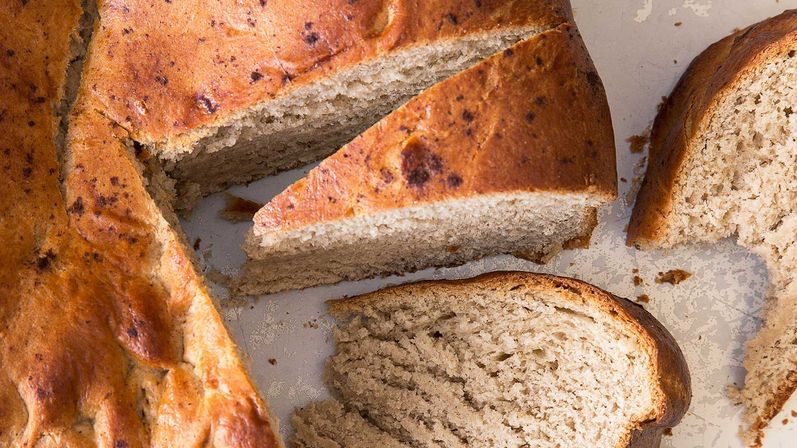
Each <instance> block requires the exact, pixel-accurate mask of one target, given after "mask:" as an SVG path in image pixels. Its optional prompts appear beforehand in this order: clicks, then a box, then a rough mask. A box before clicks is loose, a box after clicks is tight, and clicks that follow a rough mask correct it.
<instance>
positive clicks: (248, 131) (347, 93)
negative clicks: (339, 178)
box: [155, 27, 544, 208]
mask: <svg viewBox="0 0 797 448" xmlns="http://www.w3.org/2000/svg"><path fill="white" fill-rule="evenodd" d="M542 31H544V29H542V28H535V27H523V28H510V29H503V30H501V31H500V32H493V33H489V34H483V35H471V36H463V37H459V38H457V39H450V40H443V41H436V42H433V43H429V44H427V45H420V46H413V47H409V48H407V49H404V50H399V51H395V52H392V53H388V54H387V55H385V56H383V57H380V58H377V59H374V60H372V61H367V62H365V63H362V64H357V65H355V66H353V67H351V68H349V69H345V70H341V71H339V72H336V73H334V74H333V75H331V76H329V77H325V78H322V79H319V80H316V81H313V82H311V83H309V84H307V85H304V86H302V87H297V88H294V89H290V88H289V89H286V91H285V93H284V94H282V95H280V96H278V97H276V98H274V99H272V100H270V101H267V102H264V103H262V104H260V105H258V106H256V107H253V108H250V109H249V110H244V111H241V112H239V113H238V114H237V115H236V116H234V117H233V118H232V119H231V120H230V121H229V123H228V124H226V125H224V126H219V127H206V128H202V129H199V130H197V131H195V132H194V134H195V135H194V136H193V137H192V138H193V139H196V143H194V144H193V145H191V146H187V147H174V146H169V145H168V144H160V145H158V146H157V147H156V148H155V151H156V153H157V154H158V155H159V156H160V158H162V159H164V161H165V167H166V172H167V173H168V174H169V175H170V176H171V177H173V178H175V179H176V180H177V189H178V195H177V199H176V200H177V205H178V208H187V207H190V206H191V205H192V204H193V203H194V202H195V201H196V200H197V199H198V198H200V197H201V196H204V195H207V194H209V193H212V192H215V191H220V190H222V189H224V188H225V187H226V186H229V185H231V184H239V183H245V182H248V181H251V180H253V179H256V178H258V177H262V176H264V175H268V174H273V173H275V172H278V171H282V170H286V169H290V168H295V167H298V166H301V165H304V164H307V163H310V162H313V161H316V160H319V159H321V158H323V157H325V156H327V155H329V154H331V153H332V152H334V151H335V150H337V149H338V148H340V147H341V146H343V145H344V144H345V143H347V142H349V141H350V140H351V139H352V138H354V137H355V136H356V135H357V134H359V133H360V132H362V131H364V130H365V129H367V128H368V127H370V126H371V125H372V124H374V123H376V122H377V121H378V120H379V119H380V118H382V117H383V116H385V115H387V114H388V113H390V112H391V111H393V110H394V109H396V108H397V107H398V106H399V105H401V104H402V103H404V102H405V101H406V100H407V99H409V98H410V97H412V96H415V95H417V94H418V93H419V92H420V91H422V90H423V89H425V88H427V87H429V86H431V85H432V84H434V83H436V82H438V81H440V80H442V79H445V78H447V77H449V76H451V75H453V74H455V73H457V72H459V71H462V70H464V69H465V68H468V67H470V66H471V65H473V64H475V63H477V62H479V61H481V60H482V59H485V58H486V57H488V56H490V55H492V54H494V53H496V52H498V51H500V50H503V49H505V48H508V47H510V46H511V45H513V44H514V43H516V42H519V41H520V40H522V39H524V38H526V37H528V36H530V35H532V34H536V33H539V32H542Z"/></svg>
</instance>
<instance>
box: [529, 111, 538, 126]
mask: <svg viewBox="0 0 797 448" xmlns="http://www.w3.org/2000/svg"><path fill="white" fill-rule="evenodd" d="M535 118H537V115H536V114H535V113H534V112H531V111H529V112H526V121H527V122H529V123H531V122H533V121H534V119H535Z"/></svg>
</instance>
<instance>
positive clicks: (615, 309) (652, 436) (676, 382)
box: [329, 272, 692, 448]
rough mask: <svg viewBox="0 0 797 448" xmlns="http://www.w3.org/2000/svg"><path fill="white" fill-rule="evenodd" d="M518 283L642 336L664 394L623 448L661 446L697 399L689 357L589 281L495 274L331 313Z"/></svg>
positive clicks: (332, 307)
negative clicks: (588, 307)
mask: <svg viewBox="0 0 797 448" xmlns="http://www.w3.org/2000/svg"><path fill="white" fill-rule="evenodd" d="M517 285H525V286H528V287H532V288H541V289H557V290H562V291H566V292H568V293H569V294H564V295H563V297H566V298H568V299H571V300H574V301H588V302H591V303H592V304H593V305H594V306H597V307H598V308H599V309H601V310H602V311H603V312H605V313H607V314H608V315H610V316H612V318H613V319H617V320H619V321H621V322H623V323H624V325H626V326H628V327H629V328H630V330H631V331H633V332H634V333H636V334H639V335H641V336H642V339H643V340H644V343H645V345H646V346H645V347H643V348H644V349H645V350H647V351H648V352H649V353H650V354H651V358H652V361H653V362H654V366H653V367H654V371H655V372H656V378H655V381H657V382H658V385H659V387H658V391H656V393H655V395H654V398H655V399H656V401H657V409H656V412H655V416H653V419H652V420H650V421H646V422H640V423H639V426H638V427H634V428H630V432H629V434H628V437H627V439H626V440H625V441H623V445H622V446H627V447H628V448H655V447H658V443H659V441H660V439H661V433H662V431H663V429H664V428H670V427H673V426H675V425H677V424H678V422H680V420H681V418H682V417H683V416H684V414H686V411H687V409H688V408H689V403H690V401H691V397H692V392H691V378H690V375H689V368H688V366H687V364H686V359H685V358H684V356H683V353H681V349H680V347H679V346H678V343H677V342H676V341H675V338H673V337H672V335H671V334H670V333H669V332H668V331H667V329H666V328H664V326H663V325H662V324H661V323H659V322H658V321H657V320H656V318H654V317H653V316H652V315H651V314H650V313H648V312H647V311H645V309H644V308H643V307H642V306H640V305H638V304H636V303H634V302H631V301H629V300H626V299H622V298H619V297H617V296H615V295H613V294H611V293H608V292H606V291H603V290H601V289H599V288H597V287H595V286H593V285H590V284H588V283H585V282H582V281H579V280H575V279H572V278H565V277H557V276H553V275H546V274H534V273H529V272H492V273H489V274H484V275H480V276H478V277H474V278H470V279H465V280H442V281H439V280H435V281H424V282H418V283H412V284H408V285H401V286H395V287H391V288H386V289H383V290H381V291H377V292H374V293H370V294H365V295H362V296H357V297H352V298H349V299H343V300H335V301H330V302H329V312H330V314H331V315H332V316H334V317H335V318H336V319H345V318H346V317H347V316H348V315H351V314H356V313H358V312H359V311H360V310H361V309H362V308H363V306H364V305H365V304H367V303H372V302H373V301H375V300H389V298H390V297H392V296H394V295H396V294H397V293H399V292H400V293H401V295H402V296H408V297H414V296H422V295H424V293H425V291H426V290H428V289H430V288H435V289H438V290H440V289H446V290H449V291H451V294H457V293H462V294H466V293H467V292H468V291H469V290H473V289H478V290H494V291H509V290H511V288H513V287H516V286H517Z"/></svg>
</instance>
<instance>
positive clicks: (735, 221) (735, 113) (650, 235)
mask: <svg viewBox="0 0 797 448" xmlns="http://www.w3.org/2000/svg"><path fill="white" fill-rule="evenodd" d="M795 54H797V12H796V11H787V12H785V13H783V14H782V15H780V16H777V17H774V18H772V19H769V20H766V21H763V22H761V23H758V24H756V25H753V26H751V27H749V28H747V29H744V30H741V31H739V32H736V33H734V34H732V35H730V36H728V37H726V38H725V39H723V40H721V41H719V42H717V43H715V44H714V45H712V46H710V47H709V48H708V49H707V50H706V51H704V52H703V53H702V54H701V55H700V56H698V57H697V58H696V59H695V60H694V61H693V62H692V65H691V66H690V67H689V69H688V70H687V72H686V73H685V74H684V76H683V78H682V79H681V81H680V82H679V83H678V85H677V87H676V88H675V90H674V91H673V93H672V95H671V96H670V98H669V100H668V101H667V103H666V104H665V106H664V108H663V109H662V110H661V111H660V113H659V116H658V117H656V122H655V125H654V128H653V134H652V141H651V158H650V163H649V165H648V172H647V175H646V177H645V181H644V183H643V185H642V190H641V191H640V193H639V197H638V199H637V203H636V206H635V208H634V214H633V218H632V220H631V224H630V226H629V229H628V241H629V243H631V244H634V245H636V246H638V247H640V248H652V247H671V246H674V245H677V244H682V243H698V242H714V241H717V240H719V239H721V238H725V237H728V236H731V235H737V237H738V239H737V241H738V243H739V244H741V245H743V246H745V247H747V248H749V249H751V250H752V251H753V252H755V253H756V254H758V255H760V256H761V257H762V258H763V260H764V261H765V262H766V263H767V266H768V267H769V274H770V284H771V286H770V295H771V296H772V297H773V298H772V300H771V301H770V304H769V306H768V310H767V311H766V312H765V323H764V327H763V328H762V329H761V331H760V332H759V334H758V336H756V337H755V338H754V339H753V340H752V341H751V342H750V343H749V345H748V348H747V357H746V360H745V363H744V365H745V368H746V369H747V377H746V379H745V386H744V389H743V390H742V391H741V398H742V401H743V403H744V404H745V406H746V408H747V410H746V419H747V423H748V425H749V432H748V433H747V437H746V438H747V441H748V442H749V443H750V444H753V445H759V444H760V443H761V437H762V430H763V429H764V428H765V427H766V426H767V424H768V422H769V420H770V419H771V418H772V417H774V416H775V415H776V414H777V413H778V412H779V411H780V409H781V408H782V406H783V404H784V403H785V402H786V400H787V399H788V398H789V396H791V394H792V393H794V391H795V389H797V283H795V281H794V280H795V277H796V276H797V244H795V236H797V173H796V172H795V166H797V115H795V114H794V111H795V110H797V57H795Z"/></svg>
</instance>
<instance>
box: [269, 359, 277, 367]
mask: <svg viewBox="0 0 797 448" xmlns="http://www.w3.org/2000/svg"><path fill="white" fill-rule="evenodd" d="M268 363H269V364H271V365H272V366H276V365H277V360H276V359H274V358H268Z"/></svg>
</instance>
